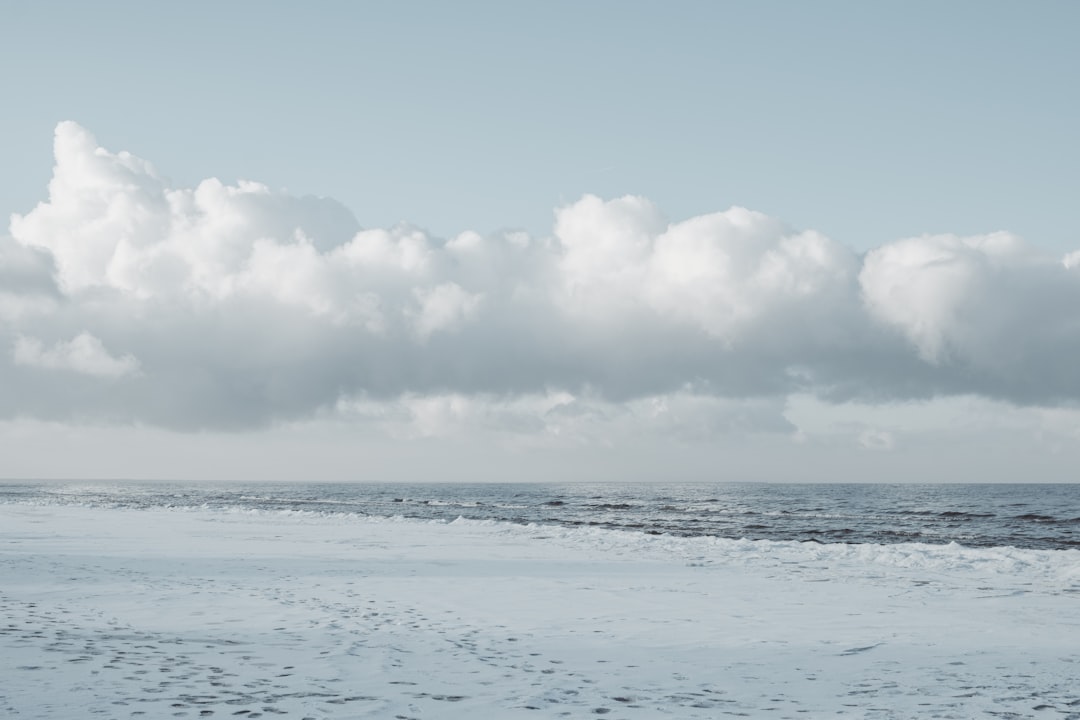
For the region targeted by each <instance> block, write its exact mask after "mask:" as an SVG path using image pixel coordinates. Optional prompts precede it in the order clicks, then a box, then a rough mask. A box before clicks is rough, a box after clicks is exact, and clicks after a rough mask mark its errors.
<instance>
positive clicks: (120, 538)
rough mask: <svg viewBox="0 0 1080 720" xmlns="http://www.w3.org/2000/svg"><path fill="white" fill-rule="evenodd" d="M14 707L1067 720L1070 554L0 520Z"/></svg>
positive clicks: (350, 526)
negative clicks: (1030, 719) (1053, 719)
mask: <svg viewBox="0 0 1080 720" xmlns="http://www.w3.org/2000/svg"><path fill="white" fill-rule="evenodd" d="M0 610H2V615H0V678H2V679H3V680H2V682H0V714H2V715H4V716H5V717H13V718H20V720H21V719H23V718H81V717H104V718H128V717H147V718H161V717H188V718H197V717H246V718H256V717H272V716H282V717H295V718H318V719H320V720H322V719H324V718H327V719H328V718H367V717H371V718H519V717H520V718H547V717H550V718H556V717H593V716H604V717H607V718H653V717H673V718H717V717H726V716H743V717H777V718H814V717H825V716H829V717H835V716H838V715H840V716H848V717H860V718H863V717H865V718H913V717H947V718H971V717H977V716H984V715H997V716H1002V717H1039V718H1042V717H1065V718H1070V717H1071V718H1080V690H1077V685H1076V681H1075V678H1076V677H1077V676H1078V675H1080V653H1078V651H1077V647H1080V552H1076V551H1031V550H1016V549H1009V548H1000V549H984V550H972V549H965V548H962V547H960V546H957V545H949V546H929V545H893V546H875V545H857V546H856V545H817V544H800V543H778V542H764V541H761V542H748V541H728V540H717V539H708V538H696V539H679V538H670V537H661V536H650V535H644V534H639V533H628V532H613V531H599V530H591V531H590V530H569V529H560V528H551V527H539V526H532V527H522V526H510V525H502V524H498V523H487V522H476V521H458V522H453V523H435V522H418V521H406V520H394V519H366V518H361V517H342V516H337V517H327V516H319V515H314V514H301V513H269V512H268V513H258V512H252V513H228V512H219V511H209V510H206V511H178V510H120V509H101V508H85V507H42V506H24V505H0Z"/></svg>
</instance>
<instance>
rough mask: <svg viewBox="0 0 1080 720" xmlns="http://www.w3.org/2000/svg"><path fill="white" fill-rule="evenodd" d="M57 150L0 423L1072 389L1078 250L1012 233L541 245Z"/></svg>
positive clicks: (559, 409) (2, 280)
mask: <svg viewBox="0 0 1080 720" xmlns="http://www.w3.org/2000/svg"><path fill="white" fill-rule="evenodd" d="M55 159H56V165H55V169H54V173H53V178H52V180H51V182H50V184H49V198H48V200H47V201H45V202H42V203H41V204H39V205H38V206H37V207H35V208H33V209H32V210H30V211H29V212H27V213H25V214H22V215H14V216H13V217H12V218H11V223H10V227H9V233H10V237H0V384H2V385H3V386H4V387H5V391H4V392H3V393H0V417H36V418H42V419H71V418H95V419H97V418H103V419H107V420H116V421H123V422H129V421H136V422H143V423H149V424H155V425H161V426H164V427H171V428H180V429H198V428H244V427H254V426H259V425H263V424H266V423H269V422H274V421H277V420H289V419H298V418H304V417H310V416H312V415H315V414H319V413H327V412H330V413H343V414H346V415H348V414H349V413H352V412H355V411H356V409H357V408H368V410H364V412H365V413H368V414H371V412H370V407H371V404H372V403H374V404H375V405H379V404H380V403H382V404H384V405H385V407H386V408H398V409H400V408H402V407H407V408H410V412H412V413H414V414H415V415H416V416H418V417H421V418H427V420H425V422H428V425H427V426H426V427H435V426H436V425H437V426H438V427H439V428H442V427H444V426H445V425H446V424H447V423H450V424H452V423H453V422H454V418H455V417H457V416H458V415H462V416H468V417H469V418H472V419H473V421H475V422H482V423H496V424H497V423H502V422H505V423H508V425H507V427H510V426H513V427H521V428H524V429H525V430H527V429H528V428H548V429H550V428H551V427H552V426H553V425H559V423H564V422H565V417H566V413H567V412H569V411H570V409H572V408H573V407H574V406H575V405H574V402H572V401H571V400H573V401H580V400H582V399H588V403H586V404H587V405H588V407H590V408H597V407H603V408H606V410H605V412H609V413H614V414H616V415H617V414H618V412H619V411H617V410H616V409H619V408H621V409H622V411H625V412H629V413H631V414H634V415H635V417H647V416H649V412H646V411H645V410H644V409H643V408H646V407H653V404H657V405H656V407H661V406H663V407H665V408H670V407H679V408H682V409H683V411H684V412H688V413H689V414H691V415H692V416H693V417H694V418H695V420H694V422H695V423H696V426H697V425H700V426H702V427H713V426H715V427H716V428H718V429H723V428H726V427H730V426H732V424H733V423H734V425H737V426H739V427H744V425H746V424H748V425H750V426H753V427H757V428H760V429H762V430H766V431H780V430H785V429H787V428H789V427H790V426H789V425H788V424H787V423H785V422H783V421H782V419H780V420H778V414H779V413H780V412H782V399H783V398H784V397H786V396H788V395H789V394H791V393H795V392H799V393H810V394H813V395H816V396H818V397H820V398H824V399H827V400H830V401H840V400H847V399H857V400H860V401H863V402H867V401H869V402H876V401H893V400H908V399H917V398H928V397H934V396H943V395H946V396H947V395H967V394H975V395H981V396H984V397H987V398H991V399H996V400H1004V401H1008V402H1012V403H1016V404H1026V405H1058V404H1071V403H1074V402H1075V401H1077V400H1078V399H1080V373H1077V372H1076V371H1075V361H1074V358H1075V357H1077V356H1078V353H1080V260H1077V258H1078V257H1080V254H1078V253H1073V254H1072V255H1069V256H1066V257H1065V258H1055V257H1049V256H1047V255H1045V254H1044V253H1041V252H1040V251H1039V250H1038V249H1037V248H1035V247H1032V246H1031V245H1029V244H1027V243H1025V242H1024V241H1023V240H1021V239H1020V238H1017V237H1015V236H1013V235H1010V234H1008V233H993V234H989V235H985V236H976V237H958V236H953V235H936V236H926V237H919V238H909V239H904V240H899V241H897V242H893V243H890V244H887V245H884V246H882V247H879V248H877V249H875V250H872V251H870V252H869V253H866V254H864V255H860V254H858V253H855V252H853V251H852V250H851V249H850V248H847V247H844V246H843V245H840V244H838V243H836V242H833V241H832V240H830V239H829V238H828V237H826V236H824V235H822V234H820V233H818V232H814V231H799V230H795V229H792V228H790V227H788V226H786V225H785V224H784V223H782V222H781V221H779V220H777V219H774V218H771V217H768V216H766V215H763V214H761V213H757V212H753V211H751V210H746V209H743V208H738V207H735V208H731V209H729V210H726V211H724V212H718V213H714V214H709V215H703V216H699V217H694V218H691V219H689V220H685V221H681V222H671V221H669V220H668V219H666V218H665V217H664V216H663V215H662V214H661V212H660V210H659V209H658V208H657V207H655V206H654V205H653V204H652V203H650V202H649V201H648V200H646V199H644V198H641V197H629V196H628V197H622V198H616V199H612V200H603V199H601V198H598V197H594V196H586V197H584V198H582V199H581V200H579V201H577V202H575V203H573V204H570V205H568V206H566V207H562V208H560V209H558V210H557V211H556V213H555V222H554V228H553V233H552V235H551V236H550V237H544V238H535V237H530V236H528V235H526V234H524V233H520V232H506V233H502V234H497V235H493V236H486V237H485V236H481V235H478V234H476V233H473V232H464V233H462V234H460V235H458V236H457V237H454V238H450V239H440V238H435V237H431V236H429V235H428V234H427V233H425V232H424V231H423V230H421V229H419V228H416V227H412V226H408V225H399V226H396V227H393V228H388V229H361V228H360V227H359V226H358V224H357V222H356V220H355V218H354V217H353V216H352V214H351V213H350V212H349V211H348V210H347V209H345V208H344V207H343V206H341V205H340V204H339V203H337V202H335V201H333V200H329V199H323V198H311V197H295V196H292V195H289V194H288V193H286V192H282V191H277V190H272V189H270V188H268V187H266V186H264V185H261V184H259V183H254V182H247V181H241V182H239V183H237V184H236V185H227V184H224V183H222V182H220V181H218V180H216V179H209V180H205V181H203V182H202V183H200V184H199V185H198V186H197V187H194V188H174V187H172V186H171V185H170V184H169V182H168V181H167V180H165V179H164V178H163V177H162V176H161V175H159V174H158V173H157V171H156V170H155V169H154V168H153V166H151V165H150V164H149V163H148V162H146V161H144V160H142V159H140V158H137V157H135V156H133V155H130V154H129V153H125V152H120V153H112V152H109V151H107V150H105V149H103V148H101V147H99V146H98V144H97V142H96V141H95V140H94V138H93V137H92V136H91V135H90V134H89V133H88V132H87V131H86V130H84V129H83V128H81V127H79V126H78V125H76V124H75V123H71V122H65V123H61V124H60V125H59V126H58V127H57V129H56V142H55ZM551 398H559V400H558V401H555V400H551ZM566 398H571V400H567V399H566ZM694 398H701V399H703V400H706V401H707V402H702V403H700V405H699V404H696V401H695V400H694ZM763 402H764V405H762V403H763ZM478 404H479V405H483V409H482V410H481V409H478V407H479V405H478ZM740 404H741V406H742V407H744V408H751V410H752V411H750V412H743V411H735V410H733V408H735V407H736V406H740ZM774 406H775V407H776V408H777V411H776V413H771V412H761V411H760V408H761V407H770V408H772V407H774ZM702 408H719V409H718V410H716V416H715V418H714V421H712V425H710V423H709V422H706V421H704V420H702V418H701V415H702V413H704V412H706V411H705V410H703V409H702ZM379 412H382V411H379ZM709 412H712V411H709ZM375 414H376V415H378V413H375ZM391 414H392V413H391ZM463 414H464V415H463ZM661 415H665V414H664V413H658V414H657V417H659V416H661ZM665 417H666V418H670V417H671V414H670V413H667V414H666V415H665ZM431 418H436V420H437V421H438V422H435V421H434V420H431ZM529 418H532V420H530V419H529ZM553 418H556V419H558V422H556V421H555V420H553ZM732 418H737V419H738V418H744V419H745V418H749V419H746V420H745V423H744V420H743V419H738V420H737V421H735V420H732ZM755 418H757V419H755ZM433 422H434V423H435V425H432V423H433ZM525 430H523V431H525ZM439 432H442V430H440V431H439ZM867 442H868V443H869V444H871V445H874V446H880V445H883V444H887V443H886V441H885V440H883V439H881V438H876V437H875V438H869V439H868V441H867Z"/></svg>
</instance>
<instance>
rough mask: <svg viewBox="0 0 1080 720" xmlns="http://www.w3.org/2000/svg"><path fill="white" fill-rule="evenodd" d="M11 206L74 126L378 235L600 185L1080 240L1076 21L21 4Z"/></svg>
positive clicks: (863, 226) (863, 222)
mask: <svg viewBox="0 0 1080 720" xmlns="http://www.w3.org/2000/svg"><path fill="white" fill-rule="evenodd" d="M0 15H2V19H3V22H0V33H2V36H0V92H2V96H3V97H4V98H5V102H4V103H3V104H4V110H3V112H2V113H0V167H3V168H4V171H3V173H2V174H0V213H3V215H4V216H6V215H7V214H9V213H11V212H20V213H22V212H26V211H27V210H29V209H30V207H31V205H32V203H34V202H36V201H37V200H39V199H41V198H42V197H43V196H44V192H45V185H46V183H47V181H48V178H49V174H50V165H51V161H50V143H51V142H52V129H53V127H54V125H55V124H56V123H57V122H58V121H60V120H64V119H71V120H75V121H77V122H79V123H81V124H82V125H84V126H85V127H87V128H88V129H90V130H91V131H92V132H94V133H95V134H96V135H97V136H98V139H99V140H100V141H101V143H102V144H103V145H104V146H105V147H109V148H114V149H121V148H123V149H128V150H131V151H132V152H135V153H137V154H139V155H141V156H142V157H146V158H149V159H151V160H152V161H153V162H155V164H156V165H157V166H158V168H159V169H160V170H161V171H162V172H163V173H164V174H166V175H167V176H169V177H170V178H171V179H172V180H173V181H174V182H176V183H178V184H184V185H187V184H191V183H194V182H196V181H197V180H199V179H202V178H204V177H207V176H211V175H215V176H219V177H221V178H222V179H223V180H226V181H233V180H235V179H237V178H251V179H256V180H260V181H263V182H265V183H267V184H269V185H271V186H272V187H287V188H288V189H289V190H290V191H292V192H293V193H296V194H309V193H310V194H316V195H328V196H332V197H334V198H337V199H338V200H340V201H342V202H343V203H344V204H345V205H346V206H348V207H349V208H351V209H352V210H353V211H354V212H355V214H356V215H357V218H358V220H359V221H360V223H361V224H362V225H364V226H366V227H372V226H386V225H389V224H392V223H394V222H397V221H399V220H408V221H411V222H414V223H416V224H419V225H421V226H423V227H426V228H428V229H430V230H431V231H432V232H434V233H435V234H437V235H443V236H446V235H451V234H455V233H457V232H459V231H461V230H464V229H476V230H479V231H481V232H490V231H492V230H495V229H498V228H504V227H520V228H525V229H527V230H529V231H531V232H533V233H536V234H546V233H548V232H550V230H551V218H552V209H553V208H554V207H555V206H556V205H559V204H562V203H564V202H570V201H573V200H576V199H577V198H578V197H580V196H581V195H582V194H583V193H586V192H592V193H596V194H598V195H601V196H603V197H613V196H618V195H622V194H625V193H635V194H642V195H645V196H647V197H649V198H651V199H652V200H653V201H654V202H656V203H657V204H658V205H659V206H660V208H661V209H662V210H663V211H664V212H665V213H666V214H667V215H668V216H669V217H670V218H672V219H683V218H686V217H689V216H692V215H695V214H700V213H704V212H710V211H715V210H722V209H725V208H727V207H728V206H730V205H733V204H737V205H743V206H746V207H750V208H753V209H757V210H761V211H763V212H767V213H769V214H770V215H772V216H775V217H778V218H781V219H783V220H785V221H787V222H789V223H791V224H792V225H794V226H796V227H800V228H814V229H817V230H819V231H821V232H823V233H825V234H827V235H829V236H830V237H832V238H834V239H836V240H838V241H840V242H842V243H844V244H847V245H849V246H851V247H854V248H857V249H867V248H871V247H875V246H877V245H880V244H881V243H883V242H887V241H889V240H895V239H898V238H900V237H904V236H909V235H916V234H921V233H925V232H956V233H961V234H965V233H978V232H987V231H992V230H999V229H1006V230H1010V231H1012V232H1015V233H1017V234H1020V235H1022V236H1024V237H1026V238H1027V239H1029V240H1031V241H1032V242H1034V243H1036V244H1038V245H1040V246H1043V247H1045V248H1047V249H1049V250H1052V251H1054V252H1057V251H1061V252H1064V251H1066V250H1072V249H1076V248H1078V247H1080V227H1078V225H1080V223H1078V222H1077V216H1076V214H1075V212H1074V207H1075V203H1076V199H1077V197H1078V195H1080V192H1078V191H1080V171H1078V170H1077V168H1080V143H1078V142H1077V141H1076V132H1077V127H1078V126H1080V122H1078V121H1080V99H1078V98H1080V91H1078V90H1077V88H1078V87H1080V83H1078V82H1077V77H1080V42H1078V39H1077V33H1078V32H1080V4H1078V3H1075V2H1040V3H1020V2H986V1H979V2H948V3H940V2H904V3H899V2H896V3H865V2H815V3H795V2H786V3H785V2H753V3H750V2H744V3H724V2H681V3H659V2H649V3H645V2H590V3H580V2H544V3H533V4H524V3H502V2H487V3H481V2H458V3H410V2H404V3H397V2H395V3H389V2H387V3H359V2H336V3H332V2H322V3H311V4H309V3H283V2H227V3H218V2H186V3H144V2H97V3H82V2H47V1H44V2H42V1H37V2H10V1H9V2H6V3H4V4H3V5H2V7H0Z"/></svg>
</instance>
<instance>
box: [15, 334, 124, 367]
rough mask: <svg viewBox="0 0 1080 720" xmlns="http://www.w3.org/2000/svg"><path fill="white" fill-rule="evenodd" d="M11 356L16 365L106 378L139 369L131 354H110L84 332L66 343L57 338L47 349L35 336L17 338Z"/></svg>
mask: <svg viewBox="0 0 1080 720" xmlns="http://www.w3.org/2000/svg"><path fill="white" fill-rule="evenodd" d="M12 358H13V360H14V361H15V364H16V365H27V366H30V367H39V368H46V369H49V370H67V371H70V372H76V373H82V374H84V375H93V376H97V377H107V378H118V377H123V376H124V375H132V374H134V373H136V372H138V370H139V361H138V360H137V359H135V357H134V356H132V355H124V356H123V357H119V358H117V357H113V356H112V355H110V354H109V352H108V350H106V349H105V346H104V345H102V344H101V341H100V340H98V339H97V338H96V337H94V336H93V335H91V334H90V333H85V332H84V333H80V334H78V335H76V336H75V337H74V338H73V339H72V340H71V341H69V342H63V341H60V342H58V343H56V345H54V346H53V347H52V348H51V349H48V350H46V349H45V348H44V346H43V345H42V343H41V341H40V340H38V339H37V338H28V337H20V338H18V339H17V340H16V341H15V347H14V349H13V352H12Z"/></svg>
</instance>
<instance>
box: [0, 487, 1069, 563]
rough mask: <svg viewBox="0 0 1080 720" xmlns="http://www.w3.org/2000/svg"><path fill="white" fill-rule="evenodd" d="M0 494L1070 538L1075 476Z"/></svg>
mask: <svg viewBox="0 0 1080 720" xmlns="http://www.w3.org/2000/svg"><path fill="white" fill-rule="evenodd" d="M0 503H20V504H34V505H85V506H93V507H128V508H178V509H183V508H203V509H210V510H221V511H236V510H242V511H259V512H283V513H312V514H321V515H355V516H384V517H392V516H401V517H406V518H416V519H424V520H442V521H452V520H455V519H457V518H459V517H464V518H467V519H474V520H493V521H499V522H506V523H515V524H538V525H557V526H564V527H595V528H608V529H617V530H636V531H640V532H644V533H649V534H657V535H660V534H666V535H674V536H683V537H692V536H712V537H722V538H733V539H738V538H746V539H750V540H795V541H804V542H820V543H848V544H861V543H874V544H892V543H901V542H918V543H931V544H947V543H951V542H955V543H959V544H961V545H965V546H969V547H995V546H1012V547H1017V548H1031V549H1067V548H1077V547H1080V484H1053V485H1048V484H1008V485H996V484H995V485H989V484H955V485H953V484H950V485H917V484H903V485H896V484H763V483H723V484H709V483H700V484H664V483H649V484H637V483H630V484H612V483H605V484H557V483H551V484H516V483H506V484H441V483H428V484H361V483H355V484H350V483H335V484H319V483H294V484H285V483H244V484H240V483H229V484H210V483H184V484H177V483H162V482H153V483H150V482H146V483H138V482H123V483H102V482H93V483H90V482H5V483H0Z"/></svg>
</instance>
